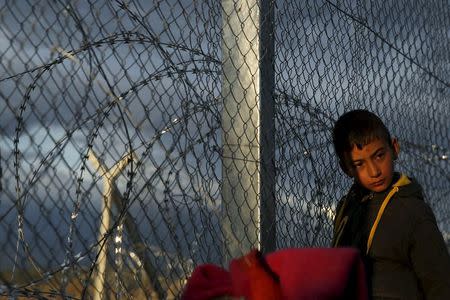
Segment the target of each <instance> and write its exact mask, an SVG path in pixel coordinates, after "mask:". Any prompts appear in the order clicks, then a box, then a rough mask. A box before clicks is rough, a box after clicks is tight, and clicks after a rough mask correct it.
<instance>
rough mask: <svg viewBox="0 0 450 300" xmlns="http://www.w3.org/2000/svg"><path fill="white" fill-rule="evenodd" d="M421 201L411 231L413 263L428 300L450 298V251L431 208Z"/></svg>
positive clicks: (411, 256)
mask: <svg viewBox="0 0 450 300" xmlns="http://www.w3.org/2000/svg"><path fill="white" fill-rule="evenodd" d="M420 202H421V204H419V206H418V207H416V208H417V209H418V210H416V213H417V215H416V216H417V219H416V222H414V224H413V227H412V231H411V246H410V259H411V264H412V266H413V268H414V271H415V273H416V275H417V277H418V279H419V284H420V286H421V287H422V289H423V291H424V293H425V298H426V299H427V300H430V299H436V300H438V299H450V255H449V251H448V249H447V246H446V244H445V241H444V238H443V237H442V234H441V232H440V231H439V228H438V226H437V224H436V219H435V217H434V214H433V212H432V210H431V208H430V207H429V206H428V205H427V204H426V203H425V202H424V201H420Z"/></svg>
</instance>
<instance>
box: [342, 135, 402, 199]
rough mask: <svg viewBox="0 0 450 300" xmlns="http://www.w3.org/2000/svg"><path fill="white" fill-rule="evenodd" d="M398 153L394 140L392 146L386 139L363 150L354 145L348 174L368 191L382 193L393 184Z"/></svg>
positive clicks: (370, 144)
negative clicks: (395, 160)
mask: <svg viewBox="0 0 450 300" xmlns="http://www.w3.org/2000/svg"><path fill="white" fill-rule="evenodd" d="M398 152H399V145H398V142H397V140H396V139H393V140H392V144H389V143H388V141H386V140H385V139H374V140H373V141H372V142H370V143H368V144H367V145H365V146H363V147H362V148H361V149H358V147H357V146H356V145H354V146H353V149H352V151H351V152H350V153H349V155H348V160H347V170H348V174H349V175H350V176H351V177H354V178H355V180H356V182H358V183H359V184H360V185H361V186H363V187H365V188H366V189H368V190H370V191H373V192H382V191H384V190H386V189H387V188H388V187H389V186H390V185H391V183H392V178H393V176H394V159H395V157H396V156H397V155H398Z"/></svg>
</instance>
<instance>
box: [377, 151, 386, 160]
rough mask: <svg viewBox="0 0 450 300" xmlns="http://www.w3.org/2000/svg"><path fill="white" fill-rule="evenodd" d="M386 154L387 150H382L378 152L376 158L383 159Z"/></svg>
mask: <svg viewBox="0 0 450 300" xmlns="http://www.w3.org/2000/svg"><path fill="white" fill-rule="evenodd" d="M385 154H386V153H385V152H380V153H378V154H377V156H376V158H378V159H382V158H383V157H384V155H385Z"/></svg>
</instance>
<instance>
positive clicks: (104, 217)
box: [89, 149, 132, 300]
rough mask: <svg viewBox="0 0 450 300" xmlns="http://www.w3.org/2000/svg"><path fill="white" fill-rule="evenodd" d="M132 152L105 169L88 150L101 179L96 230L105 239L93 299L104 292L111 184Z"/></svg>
mask: <svg viewBox="0 0 450 300" xmlns="http://www.w3.org/2000/svg"><path fill="white" fill-rule="evenodd" d="M131 158H132V154H131V153H130V154H128V155H126V156H125V157H123V158H122V159H121V160H120V161H119V162H117V163H116V164H115V165H114V166H113V167H112V168H111V169H109V170H107V169H106V168H105V166H103V165H102V164H101V163H100V161H99V160H98V158H97V157H96V155H95V153H94V152H93V151H92V149H90V150H89V160H90V161H91V162H92V164H93V165H94V166H95V169H96V170H98V171H99V173H100V176H101V177H102V179H103V202H102V208H101V218H100V228H99V232H98V240H99V241H101V240H102V239H105V240H104V241H103V242H99V251H100V253H99V256H98V260H97V275H96V276H95V280H94V291H93V298H94V299H95V300H101V299H102V297H103V294H104V293H103V292H104V284H105V276H106V274H105V270H106V256H107V249H108V247H107V246H106V245H107V237H106V234H107V232H108V230H109V229H110V228H109V227H110V225H109V224H110V220H111V205H112V198H113V186H114V182H115V180H116V178H117V176H118V175H120V173H121V172H122V170H123V169H124V168H125V167H126V165H127V164H128V163H129V162H130V161H131Z"/></svg>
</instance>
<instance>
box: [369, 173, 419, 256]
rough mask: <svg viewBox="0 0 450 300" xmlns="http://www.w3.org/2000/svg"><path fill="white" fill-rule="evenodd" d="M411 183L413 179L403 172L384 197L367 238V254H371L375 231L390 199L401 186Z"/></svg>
mask: <svg viewBox="0 0 450 300" xmlns="http://www.w3.org/2000/svg"><path fill="white" fill-rule="evenodd" d="M410 183H411V180H409V178H408V176H406V175H405V174H402V175H401V176H400V179H399V180H397V182H396V183H394V185H393V186H392V189H391V190H390V191H389V193H388V194H387V196H386V198H384V200H383V203H382V204H381V207H380V209H379V210H378V214H377V218H376V219H375V222H373V225H372V228H371V229H370V234H369V238H368V240H367V249H366V254H369V250H370V247H371V246H372V241H373V236H374V235H375V231H376V230H377V227H378V223H379V222H380V219H381V216H382V215H383V213H384V210H385V208H386V206H387V205H388V203H389V200H391V198H392V196H394V194H395V193H396V192H398V190H399V187H401V186H404V185H408V184H410Z"/></svg>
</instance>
